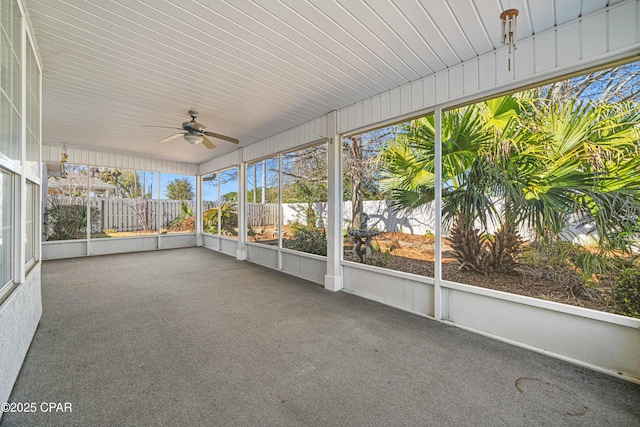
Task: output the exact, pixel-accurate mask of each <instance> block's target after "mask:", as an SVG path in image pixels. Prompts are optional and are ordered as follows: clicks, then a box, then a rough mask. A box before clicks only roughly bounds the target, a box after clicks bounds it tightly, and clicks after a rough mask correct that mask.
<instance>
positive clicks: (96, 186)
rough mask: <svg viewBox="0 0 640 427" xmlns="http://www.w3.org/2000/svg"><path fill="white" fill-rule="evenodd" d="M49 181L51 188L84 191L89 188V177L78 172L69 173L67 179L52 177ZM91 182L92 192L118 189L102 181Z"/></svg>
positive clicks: (94, 180)
mask: <svg viewBox="0 0 640 427" xmlns="http://www.w3.org/2000/svg"><path fill="white" fill-rule="evenodd" d="M47 181H48V186H49V188H60V189H64V188H74V189H82V190H84V189H86V188H87V175H84V174H81V173H77V172H67V176H66V177H59V176H50V177H49V179H48V180H47ZM89 182H90V186H91V187H90V188H91V190H92V191H96V190H98V191H100V190H102V191H106V190H115V189H116V186H115V185H111V184H109V183H107V182H104V181H100V180H99V179H95V178H89Z"/></svg>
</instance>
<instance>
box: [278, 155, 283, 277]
mask: <svg viewBox="0 0 640 427" xmlns="http://www.w3.org/2000/svg"><path fill="white" fill-rule="evenodd" d="M283 213H284V209H282V153H280V154H278V270H282V250H281V249H282V226H283V225H284V219H283V218H282V215H283Z"/></svg>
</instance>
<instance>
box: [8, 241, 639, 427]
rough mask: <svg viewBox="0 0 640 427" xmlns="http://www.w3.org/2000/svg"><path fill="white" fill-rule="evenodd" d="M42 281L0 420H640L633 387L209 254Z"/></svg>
mask: <svg viewBox="0 0 640 427" xmlns="http://www.w3.org/2000/svg"><path fill="white" fill-rule="evenodd" d="M42 282H43V302H44V314H43V317H42V320H41V322H40V326H39V328H38V331H37V333H36V335H35V337H34V340H33V344H32V346H31V349H30V351H29V353H28V355H27V358H26V360H25V364H24V367H23V369H22V372H21V374H20V377H19V379H18V382H17V383H16V385H15V387H14V390H13V394H12V396H11V402H26V403H35V404H36V406H37V412H35V413H20V414H17V413H6V414H5V415H4V417H3V419H2V423H1V424H2V426H3V427H5V426H7V427H8V426H40V425H42V426H76V425H77V426H120V425H122V426H125V425H126V426H130V425H136V426H153V425H157V426H171V425H176V426H178V425H179V426H214V425H238V426H271V425H273V426H290V425H291V426H359V425H363V426H402V425H406V426H414V425H415V426H446V425H451V426H463V425H469V426H471V425H473V426H478V425H486V426H506V425H509V426H513V425H516V426H520V425H532V426H533V425H535V426H538V425H549V426H558V425H575V426H585V425H591V426H604V425H607V426H633V425H640V386H638V385H635V384H631V383H627V382H624V381H621V380H619V379H616V378H613V377H609V376H606V375H602V374H598V373H595V372H591V371H589V370H586V369H583V368H580V367H576V366H573V365H570V364H568V363H564V362H562V361H558V360H555V359H552V358H549V357H546V356H543V355H540V354H536V353H533V352H530V351H527V350H523V349H520V348H517V347H513V346H510V345H507V344H504V343H501V342H497V341H494V340H491V339H488V338H485V337H482V336H478V335H475V334H472V333H469V332H467V331H464V330H461V329H458V328H454V327H451V326H448V325H444V324H441V323H438V322H435V321H432V320H429V319H425V318H422V317H418V316H415V315H412V314H408V313H405V312H402V311H399V310H396V309H393V308H390V307H387V306H384V305H380V304H377V303H374V302H371V301H367V300H364V299H361V298H358V297H355V296H352V295H349V294H346V293H343V292H340V293H331V292H329V291H325V290H324V289H323V288H322V287H320V286H318V285H315V284H312V283H309V282H306V281H304V280H301V279H297V278H294V277H291V276H288V275H285V274H281V273H278V272H276V271H273V270H270V269H267V268H262V267H260V266H257V265H254V264H251V263H248V262H240V261H236V260H234V259H233V258H231V257H228V256H225V255H221V254H218V253H215V252H212V251H209V250H207V249H202V248H189V249H178V250H170V251H159V252H146V253H137V254H124V255H111V256H103V257H93V258H80V259H72V260H59V261H48V262H45V263H44V265H43V276H42ZM43 402H60V403H62V409H64V404H65V403H69V404H71V408H72V412H58V413H55V412H54V413H52V412H43V411H42V407H41V404H42V403H43ZM45 408H46V409H48V406H46V407H45ZM54 410H55V408H54Z"/></svg>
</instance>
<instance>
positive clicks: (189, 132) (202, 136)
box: [145, 110, 240, 149]
mask: <svg viewBox="0 0 640 427" xmlns="http://www.w3.org/2000/svg"><path fill="white" fill-rule="evenodd" d="M189 116H191V121H190V122H184V123H182V128H175V129H181V130H183V131H184V132H180V133H177V134H175V135H171V136H168V137H166V138H164V139H161V140H160V142H161V143H165V142H169V141H173V140H174V139H176V138H179V137H181V136H182V137H183V138H184V139H186V140H187V142H189V143H190V144H194V145H195V144H200V143H202V145H204V146H205V147H207V148H209V149H213V148H216V146H215V145H214V144H213V142H211V141H210V140H209V138H207V136H210V137H212V138H217V139H222V140H224V141H228V142H233V143H234V144H239V143H240V141H238V140H237V139H236V138H231V137H230V136H225V135H220V134H219V133H213V132H209V131H206V130H205V128H206V126H204V125H201V124H200V123H198V122H196V117H198V112H197V111H194V110H189ZM145 127H165V128H170V129H174V128H173V127H172V126H171V127H170V126H145Z"/></svg>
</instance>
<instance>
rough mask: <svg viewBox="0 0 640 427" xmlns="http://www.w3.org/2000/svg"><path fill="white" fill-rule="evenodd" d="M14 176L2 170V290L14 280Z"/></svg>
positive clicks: (0, 183)
mask: <svg viewBox="0 0 640 427" xmlns="http://www.w3.org/2000/svg"><path fill="white" fill-rule="evenodd" d="M13 188H14V187H13V175H11V174H9V173H6V172H5V171H2V170H0V191H1V192H2V193H0V198H1V200H2V204H1V205H0V224H1V227H2V228H0V274H1V275H2V282H1V283H0V289H2V288H3V287H4V286H5V285H7V284H8V283H9V282H10V281H11V279H12V278H13V231H12V230H13V212H14V206H15V205H14V190H13Z"/></svg>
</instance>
